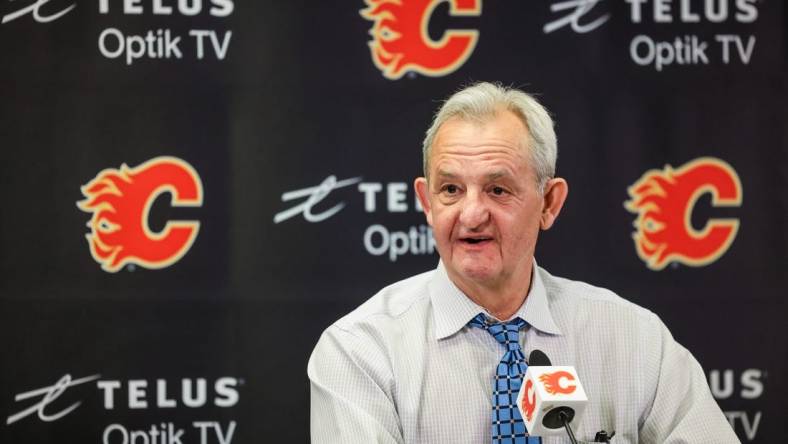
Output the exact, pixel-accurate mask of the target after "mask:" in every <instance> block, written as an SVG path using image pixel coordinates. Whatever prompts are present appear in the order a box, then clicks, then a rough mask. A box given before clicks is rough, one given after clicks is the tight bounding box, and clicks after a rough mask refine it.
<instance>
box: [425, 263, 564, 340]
mask: <svg viewBox="0 0 788 444" xmlns="http://www.w3.org/2000/svg"><path fill="white" fill-rule="evenodd" d="M533 265H534V266H533V273H532V274H531V276H532V278H531V288H530V290H529V292H528V297H526V298H525V303H524V304H523V305H521V306H520V308H519V309H518V310H517V312H516V315H515V316H517V317H520V318H522V319H523V320H524V321H525V322H527V323H528V324H529V325H531V326H532V327H534V328H535V329H537V330H540V331H543V332H545V333H549V334H555V335H560V334H561V330H560V329H559V328H558V326H557V325H556V323H555V321H554V320H553V315H552V314H551V313H550V303H549V301H548V299H547V290H545V286H544V283H543V282H542V277H541V276H540V273H539V268H538V267H537V265H536V261H534V264H533ZM429 291H430V301H431V302H432V308H433V310H432V313H433V318H434V320H435V337H436V339H439V340H440V339H444V338H447V337H449V336H451V335H453V334H454V333H456V332H458V331H459V330H460V329H462V328H463V327H464V326H465V325H467V324H468V321H470V320H471V319H472V318H473V317H474V316H476V315H477V314H479V313H486V311H485V309H484V308H483V307H481V306H479V305H477V304H476V303H475V302H473V301H472V300H471V299H470V298H468V297H467V296H466V295H465V293H463V292H462V291H461V290H460V289H459V288H457V286H456V285H454V282H452V281H451V279H449V275H448V274H447V273H446V269H445V268H444V265H443V261H440V262H438V267H437V269H436V270H435V274H434V276H433V278H432V280H431V281H430V283H429Z"/></svg>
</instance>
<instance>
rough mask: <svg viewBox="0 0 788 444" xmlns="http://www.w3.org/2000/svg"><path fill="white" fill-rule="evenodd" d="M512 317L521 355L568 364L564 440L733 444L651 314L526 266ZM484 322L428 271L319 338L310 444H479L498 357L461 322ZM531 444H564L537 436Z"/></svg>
mask: <svg viewBox="0 0 788 444" xmlns="http://www.w3.org/2000/svg"><path fill="white" fill-rule="evenodd" d="M534 270H535V272H534V273H533V278H532V282H531V288H530V291H529V294H528V297H527V298H526V300H525V303H524V304H523V306H522V307H520V309H519V310H518V311H517V313H515V315H514V316H515V317H520V318H522V319H524V320H525V321H526V322H527V323H528V325H529V326H530V328H528V327H526V329H524V330H522V331H521V332H520V338H519V340H520V345H521V347H522V348H523V351H524V353H525V355H526V356H528V355H529V354H530V352H531V351H532V350H534V349H539V350H542V351H544V352H545V353H546V354H547V356H549V357H550V359H551V361H552V363H553V365H573V366H574V367H575V368H576V370H577V372H578V375H579V376H580V380H581V381H582V383H583V387H584V388H585V389H586V392H587V395H588V397H589V404H588V406H587V408H586V410H585V414H584V416H583V418H582V419H581V422H580V423H579V424H578V425H577V426H576V427H575V435H576V436H577V439H578V440H581V441H593V439H594V435H595V434H596V432H598V431H600V430H603V429H604V430H607V431H608V432H609V431H611V430H615V431H616V436H615V437H614V438H613V441H612V442H613V443H638V442H643V443H714V444H727V443H738V442H739V441H738V439H737V438H736V435H735V434H734V433H733V430H732V429H731V427H730V425H729V424H728V422H727V421H726V419H725V416H724V415H723V414H722V412H721V411H720V409H719V407H718V406H717V404H716V402H715V401H714V399H713V398H712V396H711V393H710V391H709V388H708V385H707V384H706V378H705V376H704V373H703V370H702V369H701V367H700V365H699V364H698V362H697V361H696V360H695V359H694V358H693V357H692V355H691V354H690V353H689V352H688V351H687V350H686V349H685V348H684V347H682V346H681V345H679V344H678V343H676V342H675V340H674V339H673V338H672V336H671V335H670V332H669V331H668V330H667V328H665V326H664V325H663V323H662V322H661V321H660V320H659V318H658V317H657V316H656V315H654V314H653V313H652V312H650V311H648V310H646V309H644V308H641V307H638V306H636V305H634V304H632V303H630V302H627V301H626V300H624V299H621V298H620V297H618V296H616V295H615V294H613V293H612V292H610V291H608V290H605V289H602V288H598V287H593V286H591V285H588V284H584V283H582V282H576V281H570V280H566V279H562V278H558V277H554V276H551V275H550V274H549V273H547V272H546V271H545V270H544V269H541V268H538V267H536V265H535V266H534ZM480 312H484V309H483V308H481V307H479V306H478V305H476V304H474V303H473V302H472V301H471V300H470V299H468V298H467V297H466V296H465V295H464V294H463V293H462V292H461V291H460V290H459V289H458V288H457V287H456V286H455V285H454V284H453V283H452V282H451V281H450V280H449V278H448V276H447V274H446V271H445V269H444V268H443V265H442V264H439V266H438V268H437V269H436V270H434V271H431V272H427V273H424V274H420V275H418V276H414V277H412V278H409V279H406V280H404V281H400V282H398V283H396V284H393V285H391V286H389V287H387V288H385V289H383V290H381V291H380V292H379V293H378V294H376V295H375V296H373V297H372V298H371V299H369V300H368V301H367V302H365V303H364V304H362V305H361V306H360V307H358V308H357V309H356V310H354V311H353V312H352V313H350V314H348V315H347V316H345V317H343V318H342V319H340V320H339V321H337V322H336V323H334V324H333V325H331V326H330V327H328V328H327V329H326V331H325V332H324V333H323V335H322V336H321V338H320V340H319V341H318V343H317V345H316V346H315V349H314V351H313V353H312V356H311V357H310V359H309V364H308V368H307V373H308V375H309V380H310V384H311V435H312V442H313V443H364V444H369V443H452V444H457V443H475V444H484V443H489V442H491V430H490V429H491V427H490V411H491V408H492V404H491V399H492V384H491V381H492V380H493V377H494V374H495V365H490V363H491V362H492V363H495V362H498V361H499V360H500V359H501V346H500V344H499V343H498V342H497V341H496V340H495V339H494V338H493V337H492V336H490V335H489V334H488V333H487V332H486V331H484V330H482V329H479V328H473V327H469V326H468V325H467V324H468V321H470V320H471V319H472V318H473V317H474V316H476V315H477V314H479V313H480ZM543 442H544V444H556V443H568V442H569V440H568V438H567V437H566V436H561V435H557V436H550V437H545V438H544V439H543Z"/></svg>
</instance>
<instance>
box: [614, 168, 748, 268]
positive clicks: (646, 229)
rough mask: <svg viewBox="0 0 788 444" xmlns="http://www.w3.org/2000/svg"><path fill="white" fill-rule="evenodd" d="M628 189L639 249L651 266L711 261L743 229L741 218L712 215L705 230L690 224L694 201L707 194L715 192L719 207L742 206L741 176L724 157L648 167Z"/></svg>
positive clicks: (726, 248)
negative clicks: (715, 217) (721, 217)
mask: <svg viewBox="0 0 788 444" xmlns="http://www.w3.org/2000/svg"><path fill="white" fill-rule="evenodd" d="M628 192H629V196H630V197H631V199H630V200H629V201H627V202H625V203H624V207H625V208H626V209H627V210H629V211H630V212H632V213H635V214H637V215H638V217H637V219H636V220H635V223H634V225H635V228H636V229H637V231H636V232H635V233H633V235H632V237H633V239H634V240H635V249H636V250H637V253H638V256H640V258H641V259H642V260H643V262H645V263H646V265H647V266H648V267H649V268H651V269H652V270H662V269H663V268H665V266H666V265H667V264H669V263H670V262H673V261H675V262H680V263H682V264H685V265H690V266H695V267H699V266H703V265H708V264H710V263H712V262H714V261H716V260H717V259H719V257H720V256H722V255H723V254H724V253H725V252H726V251H727V250H728V248H729V247H730V246H731V243H733V239H734V238H735V237H736V233H737V231H738V230H739V221H738V219H709V220H708V221H707V222H706V226H705V227H704V228H703V229H702V230H700V231H698V230H695V229H694V228H693V227H692V223H691V219H692V212H693V209H694V208H695V203H696V202H697V200H698V198H700V196H702V195H703V194H705V193H711V196H712V205H713V206H715V207H738V206H741V202H742V188H741V182H740V181H739V176H738V175H737V174H736V171H734V170H733V168H732V167H731V166H730V165H728V164H727V163H725V162H723V161H722V160H719V159H715V158H712V157H702V158H699V159H695V160H693V161H691V162H689V163H687V164H685V165H682V166H681V167H680V168H678V169H673V168H671V167H670V165H667V166H665V169H663V170H650V171H647V172H646V173H645V174H643V176H642V177H641V178H640V179H639V180H638V181H637V182H635V184H634V185H632V186H631V187H629V189H628Z"/></svg>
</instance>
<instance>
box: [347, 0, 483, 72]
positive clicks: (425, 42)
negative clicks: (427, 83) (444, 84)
mask: <svg viewBox="0 0 788 444" xmlns="http://www.w3.org/2000/svg"><path fill="white" fill-rule="evenodd" d="M364 1H365V3H366V4H367V7H366V8H364V9H362V10H361V16H362V17H364V18H365V19H367V20H370V21H372V22H374V25H373V26H372V28H371V29H370V31H369V33H370V35H371V36H372V40H371V41H370V42H369V48H370V50H371V52H372V61H373V62H374V63H375V66H376V67H377V68H378V69H379V70H380V71H381V72H382V73H383V75H384V76H385V77H387V78H389V79H392V80H396V79H399V78H400V77H402V76H403V75H404V74H405V73H406V72H408V71H413V72H418V73H420V74H423V75H426V76H432V77H439V76H444V75H446V74H449V73H451V72H454V71H455V70H457V69H458V68H459V67H460V66H462V64H463V63H465V61H466V60H467V59H468V57H470V55H471V53H473V50H474V48H475V47H476V42H477V40H478V39H479V32H478V31H475V30H456V29H453V30H448V31H446V32H445V33H444V34H443V36H442V37H441V39H440V40H438V41H434V40H432V39H431V38H430V35H429V32H428V28H429V22H430V17H431V16H432V12H433V11H434V10H435V8H436V7H437V6H438V5H439V4H440V3H442V2H444V1H446V2H448V3H449V11H450V14H451V15H453V16H479V15H481V11H482V2H481V0H364Z"/></svg>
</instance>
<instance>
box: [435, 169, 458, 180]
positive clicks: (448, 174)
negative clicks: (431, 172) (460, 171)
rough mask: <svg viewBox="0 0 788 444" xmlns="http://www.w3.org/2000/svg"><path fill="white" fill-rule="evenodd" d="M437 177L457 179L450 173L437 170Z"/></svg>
mask: <svg viewBox="0 0 788 444" xmlns="http://www.w3.org/2000/svg"><path fill="white" fill-rule="evenodd" d="M437 175H438V176H440V177H444V178H448V179H455V178H456V177H457V175H456V174H454V173H451V172H449V171H446V170H438V171H437Z"/></svg>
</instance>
